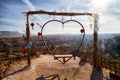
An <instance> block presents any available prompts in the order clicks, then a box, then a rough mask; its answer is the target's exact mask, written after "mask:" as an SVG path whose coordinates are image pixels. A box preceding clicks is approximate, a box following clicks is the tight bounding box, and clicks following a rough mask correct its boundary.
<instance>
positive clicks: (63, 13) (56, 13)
mask: <svg viewBox="0 0 120 80" xmlns="http://www.w3.org/2000/svg"><path fill="white" fill-rule="evenodd" d="M23 13H25V14H27V15H33V14H47V15H57V16H80V15H89V16H92V15H93V14H94V13H87V12H86V13H73V12H71V13H70V12H49V11H44V10H39V11H28V12H23Z"/></svg>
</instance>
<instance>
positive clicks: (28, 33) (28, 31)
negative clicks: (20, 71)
mask: <svg viewBox="0 0 120 80" xmlns="http://www.w3.org/2000/svg"><path fill="white" fill-rule="evenodd" d="M26 16H27V20H26V21H27V24H26V39H27V45H28V44H29V43H30V28H29V15H28V14H27V15H26ZM27 53H28V66H29V67H30V65H31V61H30V48H28V49H27Z"/></svg>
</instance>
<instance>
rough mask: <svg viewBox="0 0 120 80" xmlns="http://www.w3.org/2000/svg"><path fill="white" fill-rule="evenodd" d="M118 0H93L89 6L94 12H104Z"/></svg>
mask: <svg viewBox="0 0 120 80" xmlns="http://www.w3.org/2000/svg"><path fill="white" fill-rule="evenodd" d="M114 2H116V0H91V2H90V4H89V7H90V10H91V11H92V12H96V13H100V14H101V13H103V12H105V11H107V9H108V7H110V6H111V5H113V4H114Z"/></svg>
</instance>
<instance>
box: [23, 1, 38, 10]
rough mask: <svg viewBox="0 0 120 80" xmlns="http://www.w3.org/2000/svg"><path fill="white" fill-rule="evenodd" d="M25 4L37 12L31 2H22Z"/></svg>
mask: <svg viewBox="0 0 120 80" xmlns="http://www.w3.org/2000/svg"><path fill="white" fill-rule="evenodd" d="M22 1H23V2H24V3H25V4H27V5H28V6H29V7H30V9H31V10H32V11H35V10H36V9H35V6H34V5H33V4H32V3H31V2H30V0H22Z"/></svg>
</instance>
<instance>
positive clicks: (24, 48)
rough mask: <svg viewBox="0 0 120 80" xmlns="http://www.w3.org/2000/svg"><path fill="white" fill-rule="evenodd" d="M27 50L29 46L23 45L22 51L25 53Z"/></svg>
mask: <svg viewBox="0 0 120 80" xmlns="http://www.w3.org/2000/svg"><path fill="white" fill-rule="evenodd" d="M26 52H27V46H25V45H24V46H23V47H22V53H23V54H25V53H26Z"/></svg>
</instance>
